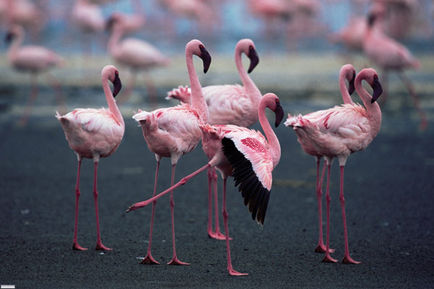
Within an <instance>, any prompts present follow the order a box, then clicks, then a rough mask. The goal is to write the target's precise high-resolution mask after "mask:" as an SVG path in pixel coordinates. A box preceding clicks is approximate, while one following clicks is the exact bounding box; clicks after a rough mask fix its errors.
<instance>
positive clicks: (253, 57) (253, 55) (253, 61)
mask: <svg viewBox="0 0 434 289" xmlns="http://www.w3.org/2000/svg"><path fill="white" fill-rule="evenodd" d="M247 56H248V57H249V59H250V66H249V69H248V70H247V72H248V73H251V72H252V71H253V69H255V67H256V66H257V65H258V63H259V56H258V53H257V52H256V50H255V48H254V47H253V46H250V47H249V54H248V55H247Z"/></svg>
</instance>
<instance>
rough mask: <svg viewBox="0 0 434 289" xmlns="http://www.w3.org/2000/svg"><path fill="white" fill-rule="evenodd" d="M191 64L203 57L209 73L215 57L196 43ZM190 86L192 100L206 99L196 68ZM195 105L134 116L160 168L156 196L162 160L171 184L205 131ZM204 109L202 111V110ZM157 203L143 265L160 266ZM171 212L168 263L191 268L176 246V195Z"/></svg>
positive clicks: (191, 47)
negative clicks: (155, 243)
mask: <svg viewBox="0 0 434 289" xmlns="http://www.w3.org/2000/svg"><path fill="white" fill-rule="evenodd" d="M185 54H186V60H187V63H190V62H191V65H192V63H193V55H196V56H198V57H200V58H201V59H202V61H203V63H204V72H205V73H206V72H207V71H208V68H209V65H210V63H211V57H210V55H209V53H208V51H207V50H206V49H205V46H204V45H203V43H202V42H200V41H198V40H192V41H190V42H189V43H187V45H186V49H185ZM189 75H190V83H191V85H192V88H193V90H194V93H193V94H192V97H193V98H194V97H196V98H197V97H200V98H202V93H201V86H200V83H199V80H198V77H197V74H196V72H195V71H194V69H189ZM192 102H193V103H194V104H192V105H191V106H190V105H189V104H182V105H178V106H175V107H169V108H161V109H157V110H154V111H151V112H147V111H140V112H138V113H137V114H135V115H134V116H133V118H134V119H135V120H136V121H137V122H138V123H139V124H140V125H141V127H142V131H143V136H144V138H145V140H146V143H147V144H148V148H149V150H151V151H152V152H153V153H155V158H156V160H157V166H156V169H155V181H154V193H153V195H154V196H155V194H156V190H157V180H158V170H159V167H160V160H161V158H163V157H170V160H171V163H172V177H171V185H173V183H174V180H175V168H176V164H177V163H178V160H179V159H180V158H181V156H182V155H184V154H186V153H189V152H191V151H192V150H193V149H194V148H195V147H196V146H197V144H198V143H199V141H200V139H201V136H202V132H201V130H200V128H199V124H200V121H201V118H200V115H199V113H198V112H197V110H198V108H197V107H196V106H195V104H196V102H195V101H192ZM199 109H200V108H199ZM155 206H156V202H154V203H153V205H152V216H151V223H150V229H149V244H148V250H147V255H146V257H145V258H144V259H143V261H142V262H141V263H142V264H159V263H158V262H157V261H156V260H155V259H154V257H152V253H151V246H152V230H153V223H154V215H155ZM170 209H171V216H172V245H173V258H172V260H171V261H170V262H169V263H168V264H169V265H189V264H188V263H185V262H182V261H180V260H179V259H178V257H177V255H176V246H175V219H174V218H175V217H174V211H175V203H174V200H173V194H172V195H171V197H170Z"/></svg>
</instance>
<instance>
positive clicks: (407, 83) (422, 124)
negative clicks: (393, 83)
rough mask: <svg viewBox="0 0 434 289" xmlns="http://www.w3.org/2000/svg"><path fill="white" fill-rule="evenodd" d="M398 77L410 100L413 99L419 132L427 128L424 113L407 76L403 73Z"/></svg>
mask: <svg viewBox="0 0 434 289" xmlns="http://www.w3.org/2000/svg"><path fill="white" fill-rule="evenodd" d="M398 75H399V77H400V78H401V80H402V82H404V85H405V86H406V87H407V90H408V92H409V93H410V95H411V98H412V99H413V104H414V107H415V108H416V110H417V112H418V114H419V117H420V125H419V128H420V129H421V130H425V129H426V127H427V126H428V121H427V118H426V114H425V111H424V110H423V109H422V108H421V107H420V103H419V97H418V96H417V94H416V92H415V90H414V86H413V84H412V83H411V81H410V79H408V78H407V76H406V75H405V74H404V72H401V73H399V74H398Z"/></svg>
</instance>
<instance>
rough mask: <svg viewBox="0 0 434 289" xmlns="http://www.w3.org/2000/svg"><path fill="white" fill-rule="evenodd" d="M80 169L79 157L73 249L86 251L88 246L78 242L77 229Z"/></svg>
mask: <svg viewBox="0 0 434 289" xmlns="http://www.w3.org/2000/svg"><path fill="white" fill-rule="evenodd" d="M80 169H81V158H80V157H78V169H77V182H76V183H75V222H74V240H73V243H72V249H73V250H77V251H85V250H87V248H83V247H82V246H80V245H79V244H78V242H77V231H78V201H79V199H80Z"/></svg>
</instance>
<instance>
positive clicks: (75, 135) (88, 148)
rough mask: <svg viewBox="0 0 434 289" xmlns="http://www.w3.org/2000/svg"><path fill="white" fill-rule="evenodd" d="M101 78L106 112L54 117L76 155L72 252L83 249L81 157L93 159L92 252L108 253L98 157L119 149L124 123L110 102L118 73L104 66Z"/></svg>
mask: <svg viewBox="0 0 434 289" xmlns="http://www.w3.org/2000/svg"><path fill="white" fill-rule="evenodd" d="M101 79H102V86H103V90H104V93H105V98H106V100H107V104H108V109H105V108H102V109H93V108H77V109H74V110H73V111H71V112H69V113H67V114H65V115H60V114H59V113H57V114H56V117H57V119H58V120H59V121H60V124H61V125H62V128H63V131H64V132H65V137H66V140H67V141H68V144H69V146H70V148H71V149H72V150H73V151H74V152H75V153H76V154H77V159H78V170H77V182H76V186H75V225H74V240H73V245H72V248H73V249H74V250H87V249H86V248H83V247H81V246H80V245H79V244H78V242H77V228H78V202H79V198H80V168H81V161H82V159H83V158H89V159H93V162H94V182H93V197H94V201H95V213H96V230H97V244H96V249H97V250H111V249H110V248H108V247H106V246H104V245H103V244H102V241H101V234H100V227H99V213H98V190H97V173H98V163H99V160H100V158H101V157H103V158H104V157H108V156H110V155H111V154H112V153H114V152H115V151H116V149H117V148H118V147H119V144H120V143H121V141H122V138H123V135H124V131H125V124H124V119H123V118H122V114H121V112H120V111H119V108H118V106H117V105H116V101H115V99H114V98H115V97H116V95H117V94H118V93H119V91H120V89H121V87H122V84H121V81H120V78H119V72H118V70H117V69H116V67H114V66H113V65H107V66H105V67H104V68H103V69H102V72H101ZM109 81H110V82H112V83H113V92H112V91H111V90H110V86H109V83H108V82H109Z"/></svg>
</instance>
